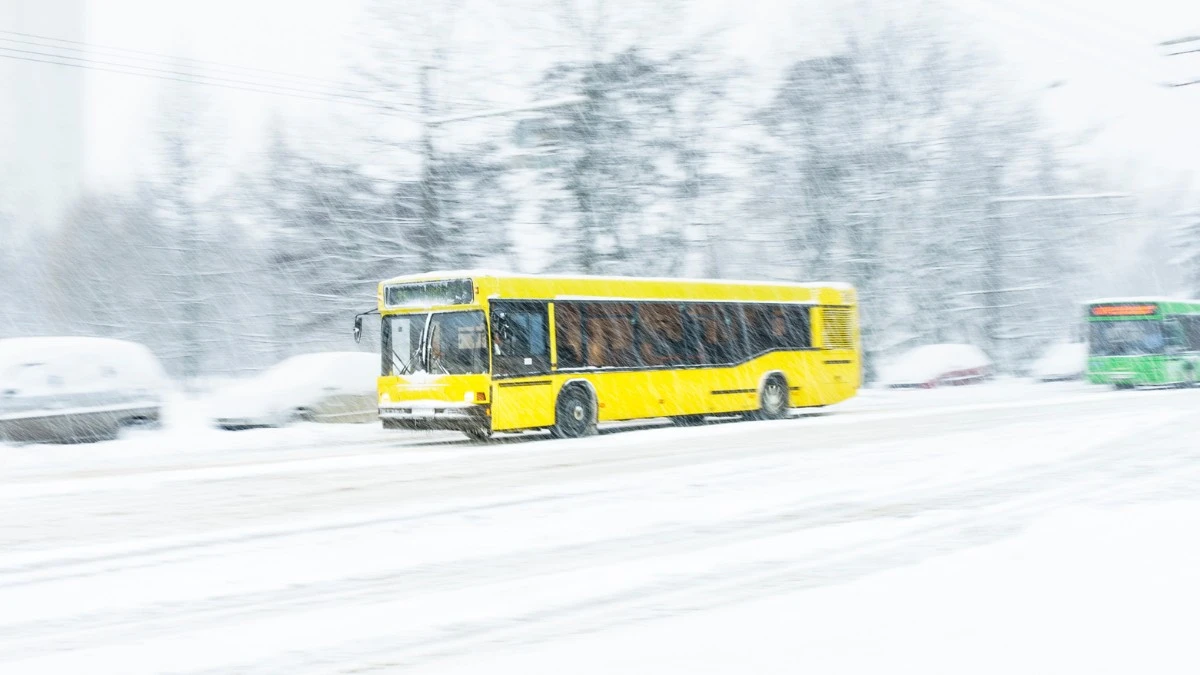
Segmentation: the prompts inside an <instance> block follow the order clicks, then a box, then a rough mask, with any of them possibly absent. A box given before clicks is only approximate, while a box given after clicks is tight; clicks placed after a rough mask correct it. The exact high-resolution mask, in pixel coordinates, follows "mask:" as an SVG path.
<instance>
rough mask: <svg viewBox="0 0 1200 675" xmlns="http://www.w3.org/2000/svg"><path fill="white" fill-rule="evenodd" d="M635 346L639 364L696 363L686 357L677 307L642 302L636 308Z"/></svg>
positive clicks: (671, 364) (691, 356)
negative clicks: (639, 358) (639, 356)
mask: <svg viewBox="0 0 1200 675" xmlns="http://www.w3.org/2000/svg"><path fill="white" fill-rule="evenodd" d="M638 325H639V327H640V332H639V344H638V352H639V353H640V354H641V356H642V363H644V364H646V365H647V366H678V365H687V364H693V363H696V357H695V354H694V353H692V354H689V353H688V349H687V343H686V341H685V340H684V333H683V312H682V311H681V310H680V307H679V305H676V304H668V303H665V302H664V303H644V304H639V305H638Z"/></svg>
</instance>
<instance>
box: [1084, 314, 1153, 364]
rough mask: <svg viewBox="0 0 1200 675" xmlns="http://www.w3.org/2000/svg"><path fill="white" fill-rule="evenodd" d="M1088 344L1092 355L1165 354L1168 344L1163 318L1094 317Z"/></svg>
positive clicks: (1089, 331)
mask: <svg viewBox="0 0 1200 675" xmlns="http://www.w3.org/2000/svg"><path fill="white" fill-rule="evenodd" d="M1088 344H1089V347H1088V349H1089V351H1090V353H1091V355H1092V356H1139V355H1144V354H1162V353H1163V350H1164V349H1165V347H1166V341H1165V339H1164V337H1163V330H1162V323H1161V322H1159V321H1094V322H1092V323H1091V325H1090V327H1089V330H1088Z"/></svg>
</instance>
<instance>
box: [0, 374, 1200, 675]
mask: <svg viewBox="0 0 1200 675" xmlns="http://www.w3.org/2000/svg"><path fill="white" fill-rule="evenodd" d="M1198 408H1200V390H1186V391H1153V392H1111V391H1107V390H1103V389H1096V388H1092V387H1088V386H1086V385H1082V384H1053V385H1031V384H1024V383H1019V382H1001V383H995V384H992V385H987V386H979V387H963V388H958V389H949V390H940V391H939V390H934V391H903V392H886V391H868V392H865V393H864V394H863V396H861V397H860V398H859V399H856V400H854V401H851V402H849V403H847V404H844V405H842V406H838V407H835V408H832V409H828V410H822V411H820V412H817V413H813V414H808V415H803V416H800V417H798V418H797V419H792V420H787V421H780V422H755V423H719V424H712V425H708V426H705V427H701V428H687V429H676V428H671V427H666V428H664V427H662V425H661V424H658V423H651V424H644V425H629V426H627V427H626V428H624V429H620V430H612V431H610V432H609V433H605V434H603V435H601V436H599V437H594V438H590V439H584V440H579V441H550V440H543V439H541V438H537V437H534V436H528V437H520V438H516V439H513V440H510V441H508V442H500V443H493V444H489V445H484V446H479V445H470V444H467V443H465V442H462V441H460V439H459V437H458V436H456V435H454V434H403V433H384V432H383V431H382V430H380V429H377V428H373V427H364V426H354V427H350V426H347V427H339V426H320V425H303V426H300V427H296V428H292V429H281V430H261V431H251V432H241V433H229V432H220V431H215V430H210V429H207V428H205V427H203V426H202V425H201V424H200V421H199V420H197V419H193V418H179V419H175V420H173V421H171V422H170V423H169V425H168V429H167V430H165V431H163V432H158V433H155V432H136V433H132V434H129V435H128V436H126V437H125V438H123V439H121V440H119V441H115V442H112V443H102V444H95V445H89V446H25V447H0V672H3V673H9V672H12V673H39V672H55V673H59V672H62V673H68V672H69V673H75V672H88V673H98V672H111V673H142V672H145V673H162V672H188V673H194V672H195V673H200V672H228V673H283V672H286V673H309V672H314V673H316V672H404V673H410V672H430V673H479V672H489V673H495V672H513V673H563V672H570V673H612V672H647V673H675V672H678V673H696V672H714V673H716V672H720V673H735V672H736V673H742V672H755V673H762V672H780V673H783V672H788V673H793V672H805V671H807V672H822V673H829V672H854V673H868V672H869V673H877V672H888V673H895V672H912V673H918V672H919V673H963V672H971V673H981V672H996V673H1001V672H1003V673H1012V672H1054V673H1063V672H1071V673H1074V672H1079V673H1088V674H1089V675H1092V674H1094V673H1104V672H1121V673H1128V672H1155V673H1163V672H1179V673H1184V672H1187V673H1191V672H1197V670H1198V669H1200V652H1198V651H1197V649H1196V648H1195V647H1194V646H1193V643H1194V639H1192V637H1193V636H1192V634H1193V633H1194V632H1195V631H1194V627H1195V625H1196V618H1195V609H1194V608H1195V607H1197V606H1200V602H1198V601H1200V577H1198V576H1197V575H1196V574H1195V570H1196V569H1197V567H1198V563H1200V545H1198V544H1196V543H1195V541H1196V540H1195V534H1194V533H1195V532H1196V531H1197V530H1198V529H1200V490H1198V488H1200V427H1198V425H1196V424H1195V420H1194V417H1195V412H1196V410H1197V409H1198Z"/></svg>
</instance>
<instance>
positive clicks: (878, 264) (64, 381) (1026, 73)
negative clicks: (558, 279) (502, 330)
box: [0, 0, 1200, 674]
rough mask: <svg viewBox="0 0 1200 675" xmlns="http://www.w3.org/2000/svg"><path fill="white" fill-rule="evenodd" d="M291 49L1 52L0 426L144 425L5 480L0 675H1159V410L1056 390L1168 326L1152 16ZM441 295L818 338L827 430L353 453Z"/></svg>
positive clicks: (229, 41)
mask: <svg viewBox="0 0 1200 675" xmlns="http://www.w3.org/2000/svg"><path fill="white" fill-rule="evenodd" d="M307 4H311V5H312V7H307V6H302V5H306V3H289V2H286V1H285V0H239V1H235V0H218V1H215V2H205V3H201V2H190V3H189V2H180V3H158V2H153V1H152V0H105V1H104V2H88V1H87V0H8V1H7V2H5V3H0V5H3V6H2V7H0V91H3V92H4V96H2V97H0V422H5V423H7V422H11V421H13V420H18V421H22V423H24V422H23V420H25V419H26V418H27V417H28V416H29V415H30V412H29V411H30V410H32V409H33V407H36V408H37V410H39V411H42V412H45V410H51V411H52V414H56V415H60V416H65V415H66V414H67V413H68V412H70V413H72V414H75V413H79V414H82V413H87V414H94V413H95V412H96V406H95V405H94V403H95V401H96V400H97V396H99V395H100V394H99V393H97V392H100V393H104V392H110V393H111V392H117V394H116V395H117V396H118V397H120V398H121V401H123V403H121V404H120V405H118V406H117V410H118V412H119V413H120V414H121V415H124V416H125V418H121V419H117V418H113V420H107V421H106V422H105V423H106V424H107V422H108V421H111V422H113V424H114V426H113V427H112V429H111V430H112V432H113V433H116V426H115V424H116V422H117V421H119V422H120V423H121V424H126V423H130V424H132V423H135V422H136V423H138V424H139V427H138V428H132V429H130V428H123V429H122V430H121V431H120V437H119V438H116V439H115V440H113V439H111V438H109V437H108V436H110V435H111V434H107V433H105V434H99V435H95V436H94V437H93V436H88V435H87V434H84V435H79V433H76V432H78V431H79V430H77V429H76V430H69V431H70V433H67V432H66V431H64V433H63V434H60V436H61V437H56V438H54V439H50V440H55V441H66V440H70V441H98V442H94V443H87V444H83V445H75V444H66V443H43V444H37V445H25V444H23V443H21V442H18V441H22V440H23V439H22V438H16V437H13V438H10V439H9V440H7V441H6V440H3V438H0V672H14V673H35V672H47V673H59V672H114V673H122V674H125V673H140V672H146V673H152V672H153V673H157V672H196V673H201V672H203V673H211V672H222V673H224V672H230V673H254V672H263V673H275V672H287V673H306V672H342V671H353V672H406V673H407V672H439V673H443V672H444V673H458V672H464V673H466V672H481V671H487V672H514V673H515V672H521V673H524V672H571V673H586V672H597V673H600V672H606V673H607V672H627V671H633V672H653V673H664V672H680V673H683V672H686V673H696V672H796V671H797V670H812V671H815V672H896V671H897V670H899V671H901V672H922V673H924V672H1031V671H1039V672H1040V671H1050V672H1087V673H1089V674H1091V673H1098V672H1136V671H1145V672H1195V671H1196V669H1197V666H1200V664H1198V663H1197V661H1196V658H1195V652H1194V650H1193V649H1191V648H1190V641H1189V639H1190V635H1189V634H1188V633H1187V632H1186V631H1184V630H1181V626H1186V625H1188V617H1187V616H1186V615H1181V614H1180V610H1179V606H1180V605H1181V603H1191V604H1192V605H1194V604H1195V601H1196V600H1197V599H1200V585H1197V583H1196V581H1195V574H1193V573H1192V571H1193V570H1194V569H1195V566H1196V563H1197V562H1198V560H1197V551H1198V550H1200V549H1197V547H1196V546H1194V545H1193V544H1191V540H1192V539H1193V538H1194V537H1192V536H1191V533H1193V532H1194V531H1195V530H1196V527H1197V525H1200V515H1198V514H1200V507H1198V505H1197V503H1196V501H1195V495H1196V488H1198V487H1200V473H1198V469H1200V456H1198V455H1197V452H1198V450H1197V449H1200V437H1198V436H1197V433H1196V431H1195V426H1196V425H1195V424H1194V422H1193V420H1192V417H1194V411H1195V410H1196V405H1197V403H1200V397H1198V395H1197V394H1198V393H1200V392H1196V391H1191V390H1183V391H1156V392H1112V391H1108V390H1105V389H1103V388H1100V387H1096V386H1092V385H1088V384H1085V383H1084V382H1083V379H1082V374H1083V372H1084V371H1085V370H1086V368H1087V358H1088V357H1087V345H1086V343H1085V339H1086V337H1087V336H1086V335H1085V332H1084V331H1083V330H1082V319H1083V305H1084V303H1085V301H1088V300H1089V299H1091V298H1096V297H1101V296H1113V297H1110V298H1109V301H1116V300H1118V299H1120V298H1125V299H1134V300H1137V301H1141V302H1147V301H1149V299H1150V298H1152V297H1165V298H1179V297H1200V198H1198V197H1197V195H1200V190H1198V189H1197V188H1198V185H1197V176H1196V174H1195V173H1194V163H1195V156H1194V154H1195V148H1196V147H1198V146H1200V142H1198V141H1197V135H1196V128H1195V119H1197V117H1198V116H1200V107H1198V104H1197V100H1198V99H1197V98H1196V94H1198V93H1200V50H1198V47H1200V38H1197V37H1195V36H1197V35H1200V10H1198V9H1197V8H1196V6H1194V5H1195V3H1183V2H1176V1H1175V0H1147V1H1146V2H1143V3H1136V6H1128V5H1124V4H1119V3H1114V4H1112V6H1106V5H1105V3H1099V5H1096V4H1095V3H1084V2H1082V0H1062V2H1059V3H1051V5H1053V6H1049V5H1047V6H1044V7H1043V4H1044V3H1038V2H1034V1H1033V0H1014V1H1013V2H1011V3H1002V4H1003V5H1004V6H1003V7H1001V6H1000V5H999V4H996V3H985V2H976V1H975V0H969V1H965V2H962V3H944V4H943V3H939V2H937V1H936V0H931V1H926V0H864V1H863V2H853V3H836V2H832V1H827V2H808V3H795V2H792V3H789V2H782V1H780V0H762V1H761V2H751V3H741V4H735V5H729V4H728V3H721V2H717V1H716V0H671V1H663V2H658V3H645V2H633V1H632V0H531V1H530V2H501V3H495V2H485V1H484V0H461V1H456V2H451V3H437V2H435V3H422V2H417V1H415V0H354V1H348V2H345V3H307ZM993 4H996V6H995V7H993V6H992V5H993ZM1189 22H1190V23H1189ZM1192 85H1195V86H1192ZM467 269H472V270H480V271H483V270H500V272H490V273H491V274H499V273H504V274H524V275H575V274H587V275H592V276H594V277H596V278H598V279H601V280H603V279H604V278H606V277H607V278H615V277H628V276H636V277H642V278H660V279H661V278H670V279H680V278H690V279H695V278H705V279H721V280H751V281H774V282H789V283H797V284H816V283H820V284H821V285H824V286H829V287H835V288H839V289H849V288H853V289H854V291H853V292H854V293H855V295H856V297H857V299H858V310H859V319H860V324H861V329H862V345H861V354H862V359H863V370H864V377H865V382H864V388H863V389H862V391H861V392H860V394H859V395H858V396H857V397H856V398H854V399H852V400H851V401H848V402H845V403H841V404H838V405H835V406H833V407H831V408H829V409H822V410H820V411H815V412H814V411H807V412H805V413H803V414H797V415H796V416H795V418H794V419H788V420H781V421H774V422H754V423H731V422H729V421H728V420H709V421H708V422H709V423H708V424H707V425H705V426H701V427H698V428H671V427H669V426H667V425H666V424H665V423H663V422H662V421H661V420H651V421H640V422H634V423H622V424H616V425H612V426H608V427H605V428H603V429H602V432H603V433H602V434H601V435H599V436H596V437H592V438H587V439H579V440H574V441H560V440H554V441H551V440H548V439H546V438H544V434H537V433H533V434H522V435H515V436H513V437H510V438H508V439H505V440H500V441H496V442H493V443H488V444H482V445H478V444H470V443H466V442H464V441H463V440H462V439H461V438H460V437H459V436H458V435H455V434H442V433H417V432H401V431H385V430H384V429H382V428H380V425H379V424H378V420H377V419H375V412H376V410H377V408H376V407H375V406H376V404H377V403H378V400H377V399H376V394H375V389H374V387H375V385H374V380H373V377H374V375H375V374H376V373H377V372H378V370H379V365H380V359H379V345H380V344H381V338H382V336H381V335H380V334H379V330H380V328H379V327H380V323H379V321H378V320H377V319H378V317H375V318H376V321H375V322H374V323H372V322H371V321H367V322H365V324H364V329H365V330H364V335H363V336H362V340H361V342H359V341H356V340H355V339H354V338H353V337H352V336H351V331H350V326H351V322H352V320H353V319H354V317H355V315H356V314H358V313H360V312H364V311H367V310H370V309H373V308H374V307H375V306H376V302H377V297H376V296H377V290H378V284H379V282H380V281H381V280H384V279H393V278H397V277H407V276H409V275H416V274H430V273H433V271H435V270H467ZM824 280H828V281H824ZM575 299H583V298H575ZM1198 335H1200V333H1198ZM97 339H99V340H97ZM88 345H107V347H105V348H104V349H100V347H96V349H99V351H95V350H93V351H90V352H89V351H87V349H84V348H85V347H88ZM88 348H90V347H88ZM81 350H82V351H81ZM105 350H107V351H105ZM480 353H483V354H485V356H486V351H484V352H480ZM114 354H115V355H116V356H112V355H114ZM314 354H320V355H319V356H313V355H314ZM122 355H123V356H122ZM110 357H111V358H110ZM105 359H108V360H105ZM114 359H115V360H114ZM306 359H316V360H318V361H319V360H321V359H326V360H328V359H333V360H332V361H328V363H329V364H332V365H328V366H322V368H324V371H323V374H322V373H318V372H317V370H319V369H317V368H306V369H304V372H300V371H299V370H298V369H296V367H295V366H286V365H285V366H283V367H282V368H281V367H280V365H279V364H281V363H282V364H296V363H307V362H310V361H306ZM312 362H315V361H312ZM322 362H323V363H324V362H325V361H322ZM413 366H414V367H421V364H420V363H418V362H416V361H413ZM426 366H427V364H426ZM272 367H274V368H275V369H274V370H273V369H272ZM614 367H615V366H614ZM600 368H601V367H597V368H596V369H595V370H599V369H600ZM430 370H433V369H432V368H430ZM578 370H579V371H580V372H585V371H587V370H588V368H583V367H581V368H579V369H578ZM135 371H136V372H135ZM1189 372H1190V371H1189ZM129 373H134V374H135V375H136V374H137V373H141V374H145V373H153V380H154V381H153V382H152V383H150V382H149V379H148V376H147V377H142V376H141V375H138V376H136V377H135V376H134V375H130V374H129ZM281 373H282V376H281ZM440 377H441V376H440V375H438V374H436V373H432V374H431V373H427V372H425V371H423V370H422V371H419V372H416V373H414V374H412V376H411V378H410V384H417V383H422V384H430V386H433V384H436V382H437V381H438V380H439V378H440ZM34 380H36V381H37V383H38V386H43V385H44V386H45V387H47V389H46V390H45V391H42V390H40V389H37V390H36V391H37V394H38V397H39V398H38V399H37V400H36V401H33V403H29V401H32V400H33V399H32V398H30V397H28V396H27V398H28V400H26V401H25V403H22V402H21V401H20V400H17V399H19V398H20V397H19V396H18V394H22V395H28V394H29V392H30V391H34V390H35V389H36V387H34V388H30V387H29V386H27V385H28V383H30V382H33V381H34ZM951 383H953V384H969V385H970V386H962V387H953V388H947V387H933V388H930V389H929V390H924V389H921V390H905V391H901V390H898V389H891V388H888V387H889V385H890V386H892V387H921V386H924V385H930V386H932V385H946V384H951ZM55 392H57V393H55ZM331 392H332V393H334V394H336V397H337V401H336V402H335V403H332V404H330V403H318V401H324V400H325V398H328V395H329V394H330V393H331ZM714 393H715V392H714ZM634 394H636V392H631V395H634ZM106 395H107V394H106ZM474 395H475V394H473V393H472V392H467V399H466V401H467V402H465V403H464V402H462V401H461V399H460V400H459V401H456V402H445V401H416V402H410V403H411V404H412V405H413V406H414V407H416V408H422V407H430V408H434V407H438V408H454V407H456V406H457V407H462V408H471V407H472V405H473V404H472V403H471V401H472V400H473V399H472V398H471V397H472V396H474ZM480 395H482V394H480ZM323 397H325V398H323ZM479 400H482V399H479ZM146 401H151V402H152V404H153V406H154V413H153V415H152V416H149V415H146V414H144V410H145V409H147V408H146V406H147V405H151V404H149V403H146ZM135 402H136V403H137V405H134V403H135ZM426 403H427V404H428V406H426V405H425V404H426ZM35 404H36V405H35ZM22 405H24V406H25V407H20V406H22ZM31 406H33V407H31ZM122 406H123V407H122ZM321 406H324V407H321ZM364 410H365V413H364ZM122 411H123V412H122ZM130 411H137V412H130ZM105 414H107V413H105ZM364 414H365V417H366V418H369V419H370V420H371V421H372V422H374V423H372V424H318V423H315V422H314V420H316V421H344V422H354V421H362V420H361V419H358V418H360V417H363V416H364ZM126 418H128V419H126ZM134 418H136V419H134ZM351 418H354V419H351ZM106 419H107V418H106ZM114 420H116V421H114ZM217 421H220V423H221V424H222V425H224V426H229V427H244V426H254V427H258V426H270V427H279V428H262V429H259V428H255V429H252V430H248V431H240V432H237V433H234V432H230V431H224V430H221V429H218V428H217V426H216V424H215V423H214V422H217ZM693 421H694V420H693ZM3 433H4V431H3V428H0V435H3ZM1130 617H1136V620H1134V619H1131V618H1130ZM984 654H990V655H993V656H994V655H997V654H999V655H1000V656H998V657H996V658H990V657H989V658H988V659H985V658H983V657H982V656H981V655H984Z"/></svg>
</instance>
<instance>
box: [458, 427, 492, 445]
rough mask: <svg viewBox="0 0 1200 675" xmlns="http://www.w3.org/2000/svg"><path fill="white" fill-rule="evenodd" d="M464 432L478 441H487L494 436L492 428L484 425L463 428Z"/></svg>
mask: <svg viewBox="0 0 1200 675" xmlns="http://www.w3.org/2000/svg"><path fill="white" fill-rule="evenodd" d="M463 433H464V434H466V435H467V438H469V439H471V440H473V441H475V442H476V443H486V442H487V441H488V440H489V439H491V437H492V430H491V429H485V428H484V427H468V428H466V429H463Z"/></svg>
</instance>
